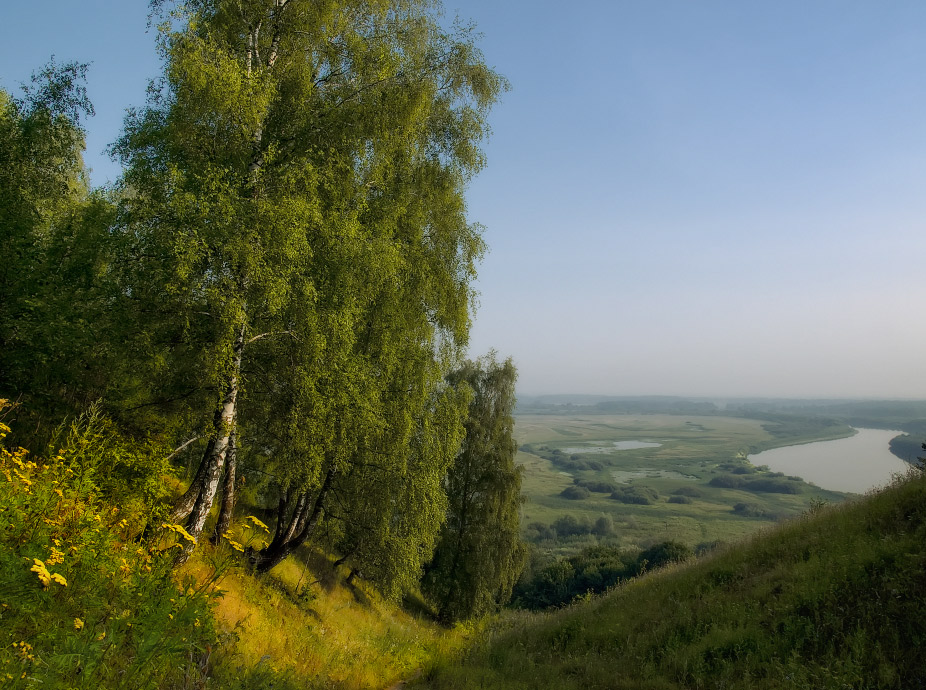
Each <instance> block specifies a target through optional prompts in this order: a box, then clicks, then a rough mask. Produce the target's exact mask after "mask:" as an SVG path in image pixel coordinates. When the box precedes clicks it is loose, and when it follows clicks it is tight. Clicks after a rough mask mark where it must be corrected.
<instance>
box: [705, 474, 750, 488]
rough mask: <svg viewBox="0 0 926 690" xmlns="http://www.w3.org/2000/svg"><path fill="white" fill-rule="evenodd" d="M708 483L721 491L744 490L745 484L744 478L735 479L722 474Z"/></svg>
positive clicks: (729, 475)
mask: <svg viewBox="0 0 926 690" xmlns="http://www.w3.org/2000/svg"><path fill="white" fill-rule="evenodd" d="M708 483H709V484H710V485H711V486H716V487H717V488H720V489H742V488H743V484H744V483H745V482H744V480H743V478H742V477H734V476H733V475H732V474H722V475H720V476H719V477H714V478H712V479H711V480H710V482H708Z"/></svg>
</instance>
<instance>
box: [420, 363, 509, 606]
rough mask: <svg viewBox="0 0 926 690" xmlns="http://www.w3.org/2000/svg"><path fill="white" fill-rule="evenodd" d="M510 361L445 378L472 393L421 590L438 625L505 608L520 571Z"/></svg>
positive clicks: (477, 365) (470, 366)
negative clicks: (433, 609) (441, 523)
mask: <svg viewBox="0 0 926 690" xmlns="http://www.w3.org/2000/svg"><path fill="white" fill-rule="evenodd" d="M516 378H517V372H516V370H515V367H514V364H512V362H511V360H510V359H509V360H507V361H505V362H504V363H503V364H500V363H498V362H496V361H495V356H494V353H490V354H489V355H488V356H487V357H485V358H483V359H480V360H477V361H475V362H466V363H465V364H464V365H463V366H462V367H461V368H460V369H459V370H457V371H456V372H454V373H453V375H452V376H451V377H450V380H451V383H452V384H453V385H454V386H455V387H462V388H469V389H472V392H473V398H472V402H471V403H470V405H469V414H468V416H467V419H466V423H465V428H466V436H465V437H464V439H463V445H462V448H461V449H460V453H459V455H458V456H457V457H456V459H455V461H454V463H453V465H452V467H451V468H450V470H449V472H448V473H447V476H446V478H445V481H444V485H445V489H446V493H447V499H448V513H447V521H446V523H445V524H444V527H443V529H442V530H441V533H440V538H439V540H438V543H437V547H436V549H435V551H434V558H433V560H432V562H431V564H430V565H429V566H428V568H427V569H426V572H425V577H424V579H423V581H422V588H423V591H424V592H425V594H426V595H427V596H428V598H429V599H430V600H431V601H432V602H434V604H435V606H436V608H437V611H438V616H439V618H440V619H442V620H444V621H453V620H461V619H465V618H472V617H474V616H479V615H482V614H484V613H486V612H488V611H491V610H492V609H493V608H495V607H497V606H499V605H501V604H504V603H505V602H507V601H508V598H509V597H510V596H511V590H512V587H513V586H514V583H515V582H516V581H517V579H518V576H519V575H520V573H521V569H522V568H523V565H524V557H525V549H524V546H523V545H522V543H521V539H520V534H519V532H520V526H519V520H520V517H519V513H518V509H519V506H520V503H521V473H520V470H519V469H518V468H516V467H515V464H514V457H515V453H516V452H517V444H516V443H515V441H514V439H513V438H512V436H511V434H512V430H513V428H514V419H513V418H512V410H513V409H514V402H515V398H514V383H515V379H516Z"/></svg>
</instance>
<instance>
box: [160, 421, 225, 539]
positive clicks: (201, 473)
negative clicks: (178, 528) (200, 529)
mask: <svg viewBox="0 0 926 690" xmlns="http://www.w3.org/2000/svg"><path fill="white" fill-rule="evenodd" d="M220 414H221V412H216V414H215V420H214V421H213V426H218V424H219V423H220ZM213 448H215V436H213V437H212V438H210V439H209V443H208V444H207V445H206V451H205V452H204V453H203V457H202V460H200V461H199V467H198V468H197V469H196V475H195V476H194V477H193V481H191V482H190V486H189V487H187V490H186V491H185V492H184V494H183V496H181V497H180V498H178V499H177V502H176V503H175V504H174V509H173V510H172V511H170V515H169V516H168V518H167V519H168V521H169V522H172V523H174V524H177V523H178V522H180V521H181V520H185V519H186V518H187V517H189V515H190V513H192V512H193V506H194V505H196V499H198V498H199V495H200V493H202V490H203V482H204V481H205V478H206V468H207V467H208V466H209V459H210V458H211V457H212V449H213Z"/></svg>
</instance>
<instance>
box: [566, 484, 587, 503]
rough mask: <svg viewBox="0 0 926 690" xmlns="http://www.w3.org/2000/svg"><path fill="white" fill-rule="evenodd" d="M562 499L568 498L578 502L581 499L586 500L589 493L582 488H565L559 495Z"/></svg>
mask: <svg viewBox="0 0 926 690" xmlns="http://www.w3.org/2000/svg"><path fill="white" fill-rule="evenodd" d="M559 495H560V496H562V497H563V498H568V499H569V500H571V501H579V500H581V499H583V498H588V497H589V496H591V495H592V494H591V492H590V491H589V490H588V489H586V488H585V487H584V486H575V485H573V486H567V487H566V488H565V489H563V490H562V491H561V492H560V494H559Z"/></svg>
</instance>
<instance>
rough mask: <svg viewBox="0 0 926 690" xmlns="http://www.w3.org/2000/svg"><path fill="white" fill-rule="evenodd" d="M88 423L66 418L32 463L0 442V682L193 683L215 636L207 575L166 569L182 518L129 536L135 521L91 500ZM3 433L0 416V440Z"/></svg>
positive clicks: (94, 495)
mask: <svg viewBox="0 0 926 690" xmlns="http://www.w3.org/2000/svg"><path fill="white" fill-rule="evenodd" d="M4 403H5V401H0V408H2V407H3V405H4ZM94 424H95V422H93V421H92V420H89V421H88V420H86V419H85V420H84V423H83V426H81V424H75V425H74V426H72V432H73V433H71V435H70V438H71V440H72V441H73V442H74V443H73V444H65V445H66V446H67V447H66V448H64V449H63V450H64V452H63V453H60V454H57V455H54V456H52V457H50V458H49V459H47V460H43V461H40V462H36V461H30V460H27V457H28V451H25V450H23V449H21V448H20V449H15V450H10V449H7V448H4V447H2V446H0V506H3V512H2V514H3V530H2V531H0V582H2V583H3V590H2V595H0V596H2V600H0V606H2V615H0V678H5V679H6V681H5V682H6V685H5V686H4V687H10V688H25V687H27V686H28V687H32V686H33V685H36V684H40V685H42V686H43V687H69V688H99V687H116V686H118V687H132V688H161V687H172V686H175V685H179V684H180V683H181V682H189V683H194V682H197V680H196V679H198V678H201V671H202V670H204V669H203V668H202V666H205V663H203V665H202V666H201V665H200V663H199V662H200V661H201V660H203V659H206V658H208V652H207V648H208V647H209V646H210V645H214V644H215V642H216V634H215V631H214V629H213V624H212V615H211V610H210V602H211V599H212V595H211V594H210V593H209V592H210V587H211V585H212V584H213V583H212V582H207V583H205V584H204V585H201V586H195V585H194V584H193V581H192V580H187V581H184V582H182V583H180V584H179V585H178V583H176V582H175V581H174V578H173V574H172V568H173V563H174V559H173V556H172V554H173V548H172V547H173V546H175V545H176V544H173V543H172V542H173V541H174V540H175V539H182V528H177V527H176V526H174V527H173V531H172V532H170V533H169V535H170V536H169V537H168V539H167V540H166V541H163V540H162V541H159V542H157V543H151V544H147V545H139V544H138V543H136V542H135V540H136V539H137V538H138V536H139V531H140V525H138V524H136V523H133V522H132V521H131V520H130V519H128V518H126V517H124V515H123V512H122V511H120V510H119V509H118V508H114V507H107V506H106V505H105V504H104V503H103V502H102V501H101V500H100V490H99V488H98V487H97V485H96V484H95V482H94V477H95V474H96V473H95V470H94V468H96V467H97V466H98V464H99V460H100V458H98V457H96V456H95V454H94V452H95V451H94V439H96V438H98V437H97V433H98V432H99V429H100V427H99V426H94ZM8 432H9V428H8V427H6V426H5V425H3V424H2V423H0V440H2V438H3V437H4V436H5V435H6V434H7V433H8ZM75 448H79V449H80V450H79V452H76V451H75V450H74V449H75ZM104 457H106V456H105V454H104Z"/></svg>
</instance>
